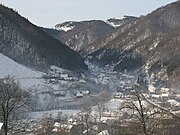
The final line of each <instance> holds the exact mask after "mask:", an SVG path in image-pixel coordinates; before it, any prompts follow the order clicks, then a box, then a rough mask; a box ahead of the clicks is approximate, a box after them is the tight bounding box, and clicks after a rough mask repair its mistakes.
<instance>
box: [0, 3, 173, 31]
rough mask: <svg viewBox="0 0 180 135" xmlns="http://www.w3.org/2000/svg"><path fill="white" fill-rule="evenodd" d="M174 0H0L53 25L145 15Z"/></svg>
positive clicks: (38, 22) (44, 22)
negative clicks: (72, 21) (73, 21)
mask: <svg viewBox="0 0 180 135" xmlns="http://www.w3.org/2000/svg"><path fill="white" fill-rule="evenodd" d="M173 1H175V0H0V3H2V4H3V5H5V6H8V7H11V8H13V9H15V10H16V11H18V12H19V13H20V14H21V15H22V16H24V17H26V18H28V19H29V20H30V21H31V22H32V23H34V24H36V25H40V26H45V27H52V26H54V25H55V24H57V23H60V22H64V21H70V20H75V21H77V20H90V19H107V18H110V17H117V16H123V15H134V16H140V15H146V14H147V13H149V12H151V11H153V10H154V9H156V8H158V7H160V6H163V5H166V4H167V3H171V2H173Z"/></svg>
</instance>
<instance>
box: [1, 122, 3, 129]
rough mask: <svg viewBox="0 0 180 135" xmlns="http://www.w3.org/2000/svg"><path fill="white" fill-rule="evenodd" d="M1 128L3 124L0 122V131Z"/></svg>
mask: <svg viewBox="0 0 180 135" xmlns="http://www.w3.org/2000/svg"><path fill="white" fill-rule="evenodd" d="M2 126H3V123H2V122H0V130H1V129H2Z"/></svg>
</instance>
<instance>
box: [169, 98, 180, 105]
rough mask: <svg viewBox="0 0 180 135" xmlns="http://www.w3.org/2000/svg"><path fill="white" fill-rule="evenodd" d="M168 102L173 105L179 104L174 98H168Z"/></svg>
mask: <svg viewBox="0 0 180 135" xmlns="http://www.w3.org/2000/svg"><path fill="white" fill-rule="evenodd" d="M167 102H168V103H170V104H172V105H175V106H179V104H180V103H179V102H177V101H176V100H174V99H169V100H168V101H167Z"/></svg>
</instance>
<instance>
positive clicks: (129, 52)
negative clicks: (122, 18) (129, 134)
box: [86, 1, 180, 83]
mask: <svg viewBox="0 0 180 135" xmlns="http://www.w3.org/2000/svg"><path fill="white" fill-rule="evenodd" d="M179 33H180V1H177V2H174V3H171V4H168V5H167V6H164V7H161V8H159V9H157V10H155V11H153V12H152V13H150V14H148V15H147V16H144V17H141V18H140V19H137V20H134V21H132V22H130V23H126V24H124V25H122V26H120V27H118V29H117V30H116V31H113V32H112V33H109V34H108V36H106V37H104V38H103V39H101V40H99V41H97V42H95V43H93V45H91V46H89V48H87V50H86V52H88V53H90V52H91V53H90V54H89V55H88V57H87V60H88V62H93V63H94V64H98V63H101V66H102V67H106V68H107V67H108V68H109V69H111V70H116V71H123V70H125V69H127V70H132V69H133V70H134V69H139V67H141V69H144V70H146V72H148V74H149V75H152V74H153V75H154V76H155V77H156V78H158V79H161V80H168V81H169V80H170V81H171V82H173V83H175V82H180V77H179V76H180V53H179V52H180V40H179V39H180V34H179ZM137 61H138V62H137Z"/></svg>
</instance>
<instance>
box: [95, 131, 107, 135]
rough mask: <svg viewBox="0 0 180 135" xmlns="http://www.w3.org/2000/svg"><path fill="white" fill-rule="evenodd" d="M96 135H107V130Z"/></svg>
mask: <svg viewBox="0 0 180 135" xmlns="http://www.w3.org/2000/svg"><path fill="white" fill-rule="evenodd" d="M98 135H109V132H108V131H107V130H104V131H101V132H100V133H99V134H98Z"/></svg>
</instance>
